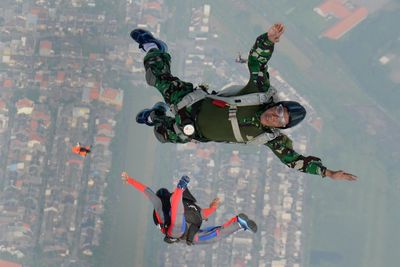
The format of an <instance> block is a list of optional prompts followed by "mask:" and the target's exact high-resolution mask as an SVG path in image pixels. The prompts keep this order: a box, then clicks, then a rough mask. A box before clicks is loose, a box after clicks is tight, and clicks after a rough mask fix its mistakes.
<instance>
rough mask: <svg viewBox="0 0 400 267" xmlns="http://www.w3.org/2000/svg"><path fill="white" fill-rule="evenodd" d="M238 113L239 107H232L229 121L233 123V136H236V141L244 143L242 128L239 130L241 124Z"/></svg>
mask: <svg viewBox="0 0 400 267" xmlns="http://www.w3.org/2000/svg"><path fill="white" fill-rule="evenodd" d="M236 111H237V107H236V106H230V107H229V117H228V120H229V121H230V122H231V126H232V130H233V135H234V136H235V139H236V141H238V142H240V143H243V142H244V140H243V137H242V134H241V133H240V128H239V123H238V120H237V117H236Z"/></svg>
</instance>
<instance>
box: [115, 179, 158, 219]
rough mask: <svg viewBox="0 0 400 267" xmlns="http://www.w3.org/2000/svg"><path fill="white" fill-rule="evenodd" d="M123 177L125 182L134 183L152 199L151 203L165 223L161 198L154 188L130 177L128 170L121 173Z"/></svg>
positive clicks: (134, 185)
mask: <svg viewBox="0 0 400 267" xmlns="http://www.w3.org/2000/svg"><path fill="white" fill-rule="evenodd" d="M121 178H122V181H123V182H124V183H125V184H130V185H132V186H133V187H135V188H136V189H137V190H139V191H140V192H142V193H143V194H144V195H145V196H146V197H147V198H148V199H149V200H150V201H151V203H152V204H153V206H154V210H155V211H156V215H157V216H158V217H159V219H160V221H161V223H164V222H165V220H164V214H163V211H162V203H161V199H160V198H159V197H158V196H157V195H156V194H155V193H154V192H153V190H151V189H150V188H149V187H148V186H146V185H144V184H142V183H140V182H139V181H137V180H135V179H133V178H132V177H130V176H129V175H128V173H127V172H123V173H121Z"/></svg>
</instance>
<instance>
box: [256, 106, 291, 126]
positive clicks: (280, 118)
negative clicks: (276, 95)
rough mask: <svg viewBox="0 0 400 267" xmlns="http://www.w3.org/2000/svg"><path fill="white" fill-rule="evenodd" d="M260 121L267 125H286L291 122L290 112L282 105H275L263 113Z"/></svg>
mask: <svg viewBox="0 0 400 267" xmlns="http://www.w3.org/2000/svg"><path fill="white" fill-rule="evenodd" d="M260 121H261V124H262V125H263V126H266V127H273V128H281V127H285V126H286V125H287V124H288V123H289V112H288V110H287V108H285V107H283V106H282V105H277V106H273V107H271V108H269V109H267V110H266V111H264V113H263V114H261V117H260Z"/></svg>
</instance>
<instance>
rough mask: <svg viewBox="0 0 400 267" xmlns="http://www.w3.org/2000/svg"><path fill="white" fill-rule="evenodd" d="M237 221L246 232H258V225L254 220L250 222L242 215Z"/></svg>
mask: <svg viewBox="0 0 400 267" xmlns="http://www.w3.org/2000/svg"><path fill="white" fill-rule="evenodd" d="M237 220H238V223H239V224H240V226H241V227H242V228H243V229H244V230H250V231H252V232H253V233H255V232H257V224H256V223H255V222H254V221H253V220H250V219H249V217H247V215H246V214H244V213H240V214H239V215H238V216H237Z"/></svg>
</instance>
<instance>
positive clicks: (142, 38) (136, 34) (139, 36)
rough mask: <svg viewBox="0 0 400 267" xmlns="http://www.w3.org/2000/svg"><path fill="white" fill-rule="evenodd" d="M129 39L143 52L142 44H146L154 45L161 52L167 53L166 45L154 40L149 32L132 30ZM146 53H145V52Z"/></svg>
mask: <svg viewBox="0 0 400 267" xmlns="http://www.w3.org/2000/svg"><path fill="white" fill-rule="evenodd" d="M131 37H132V39H133V40H135V42H137V43H138V44H139V48H140V49H142V50H143V51H145V50H144V48H143V44H146V43H155V44H156V45H157V47H158V49H160V51H161V52H167V51H168V46H167V44H166V43H164V42H163V41H161V40H160V39H157V38H154V36H153V35H152V34H151V32H149V31H147V30H143V29H134V30H133V31H131ZM145 52H147V51H145Z"/></svg>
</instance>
